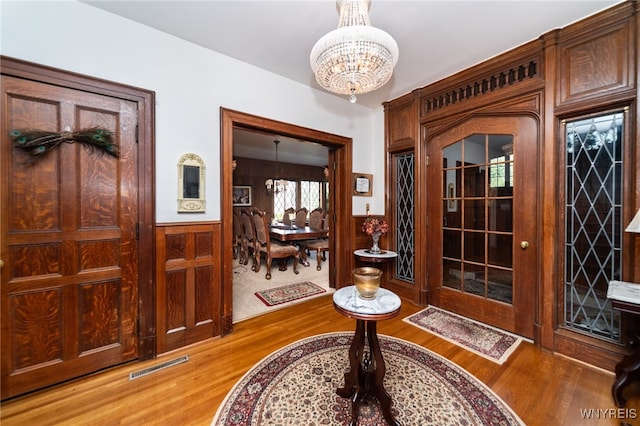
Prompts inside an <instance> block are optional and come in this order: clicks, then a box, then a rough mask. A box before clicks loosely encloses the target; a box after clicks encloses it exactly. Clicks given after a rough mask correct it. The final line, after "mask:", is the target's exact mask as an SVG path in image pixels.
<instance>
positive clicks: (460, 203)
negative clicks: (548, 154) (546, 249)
mask: <svg viewBox="0 0 640 426" xmlns="http://www.w3.org/2000/svg"><path fill="white" fill-rule="evenodd" d="M537 141H538V130H537V123H536V121H535V120H534V119H532V118H529V117H491V118H489V117H479V118H472V119H469V120H468V121H466V122H464V123H462V124H461V125H459V126H457V127H455V128H452V129H450V130H448V131H446V132H444V133H442V134H440V135H438V136H436V137H435V138H434V139H433V140H431V141H430V148H429V152H430V162H429V168H430V170H429V179H430V180H431V181H432V185H430V186H429V187H430V193H429V204H430V205H431V206H432V207H431V208H430V215H429V234H430V235H431V236H436V240H437V241H438V243H437V244H430V247H434V249H433V250H434V251H435V253H433V256H430V260H429V264H430V274H429V289H430V292H431V295H432V298H431V303H432V304H435V305H437V306H440V307H442V308H444V309H447V310H450V311H453V312H456V313H459V314H461V315H464V316H467V317H470V318H475V319H477V320H479V321H482V322H484V323H487V324H491V325H494V326H496V327H500V328H502V329H505V330H508V331H511V332H514V333H518V334H520V335H523V336H526V337H529V338H533V331H534V330H533V324H534V314H535V306H536V296H537V295H536V283H537V273H536V271H537V265H536V262H537V254H536V253H537V250H538V248H537V246H536V241H537V238H536V218H537V217H538V210H537V203H536V200H537V195H538V194H537V179H538V162H537ZM434 219H435V220H434Z"/></svg>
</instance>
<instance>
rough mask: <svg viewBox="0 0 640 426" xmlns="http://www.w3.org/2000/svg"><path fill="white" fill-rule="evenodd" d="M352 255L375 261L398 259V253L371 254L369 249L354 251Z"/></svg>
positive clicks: (388, 251) (384, 251)
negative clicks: (371, 258) (370, 258)
mask: <svg viewBox="0 0 640 426" xmlns="http://www.w3.org/2000/svg"><path fill="white" fill-rule="evenodd" d="M353 254H355V255H356V256H360V257H374V258H376V259H392V258H394V257H398V253H396V252H395V251H391V250H382V252H381V253H371V252H370V251H369V249H358V250H356V251H354V252H353Z"/></svg>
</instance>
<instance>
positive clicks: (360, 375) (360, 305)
mask: <svg viewBox="0 0 640 426" xmlns="http://www.w3.org/2000/svg"><path fill="white" fill-rule="evenodd" d="M333 306H334V307H335V309H336V310H337V311H338V312H340V313H341V314H342V315H345V316H347V317H349V318H353V319H355V320H356V332H355V334H354V336H353V341H352V342H351V346H350V348H349V366H350V370H349V372H347V373H345V375H344V387H342V388H339V389H338V390H337V393H338V395H340V396H341V397H343V398H350V399H351V423H350V425H351V426H355V425H356V424H357V421H358V405H359V404H360V402H361V401H362V400H363V398H364V396H365V395H370V396H374V397H376V398H377V399H378V401H379V402H380V407H381V408H382V415H383V416H384V418H385V420H386V421H387V423H389V424H390V425H394V426H396V425H397V426H399V425H400V423H398V422H397V421H396V420H395V419H394V418H393V415H392V414H391V397H390V396H389V394H388V393H387V391H386V390H385V389H384V385H383V379H384V375H385V372H386V367H385V363H384V358H383V357H382V352H381V351H380V344H379V342H378V334H377V331H376V324H377V322H378V321H382V320H386V319H391V318H393V317H396V316H397V315H398V314H399V313H400V306H401V301H400V298H399V297H398V296H397V295H396V294H395V293H393V292H391V291H389V290H387V289H384V288H381V289H379V290H378V292H377V293H376V297H375V298H374V299H372V300H364V299H362V298H360V297H359V296H358V292H357V291H356V288H355V286H348V287H343V288H341V289H339V290H338V291H336V292H335V293H333ZM365 340H366V341H367V344H368V348H369V352H367V353H365Z"/></svg>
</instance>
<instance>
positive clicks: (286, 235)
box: [269, 224, 329, 270]
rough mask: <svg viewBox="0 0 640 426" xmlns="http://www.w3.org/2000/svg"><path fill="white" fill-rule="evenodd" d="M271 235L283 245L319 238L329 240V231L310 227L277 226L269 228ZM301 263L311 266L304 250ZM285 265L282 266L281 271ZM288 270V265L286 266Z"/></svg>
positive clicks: (301, 251) (302, 250) (301, 254)
mask: <svg viewBox="0 0 640 426" xmlns="http://www.w3.org/2000/svg"><path fill="white" fill-rule="evenodd" d="M269 235H270V237H271V239H273V240H277V241H280V242H281V243H295V242H300V241H304V240H315V239H318V238H328V237H329V230H328V229H314V228H311V227H309V226H304V227H298V226H296V225H285V224H277V225H271V226H270V227H269ZM300 263H302V264H303V265H304V266H309V262H308V261H307V254H306V253H305V251H304V249H302V248H301V250H300ZM282 268H283V265H282V264H281V265H280V269H281V270H283V269H282ZM284 268H285V269H286V264H285V265H284Z"/></svg>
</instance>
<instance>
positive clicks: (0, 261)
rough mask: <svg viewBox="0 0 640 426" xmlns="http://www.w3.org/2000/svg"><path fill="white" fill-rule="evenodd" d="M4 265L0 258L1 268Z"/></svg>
mask: <svg viewBox="0 0 640 426" xmlns="http://www.w3.org/2000/svg"><path fill="white" fill-rule="evenodd" d="M3 266H4V262H3V261H2V259H0V268H2V267H3Z"/></svg>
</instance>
